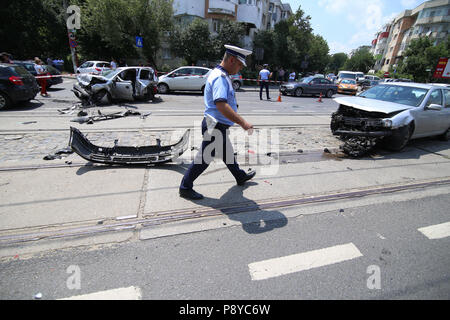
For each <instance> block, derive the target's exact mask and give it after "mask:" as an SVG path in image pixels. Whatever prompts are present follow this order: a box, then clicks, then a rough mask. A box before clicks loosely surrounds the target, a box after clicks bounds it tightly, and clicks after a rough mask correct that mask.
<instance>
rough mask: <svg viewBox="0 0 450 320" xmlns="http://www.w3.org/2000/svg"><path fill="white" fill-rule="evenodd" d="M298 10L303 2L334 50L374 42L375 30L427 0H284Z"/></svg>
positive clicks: (317, 32) (305, 8)
mask: <svg viewBox="0 0 450 320" xmlns="http://www.w3.org/2000/svg"><path fill="white" fill-rule="evenodd" d="M281 2H282V3H289V4H290V5H291V8H292V11H293V12H294V13H295V12H296V11H297V9H298V8H299V6H301V9H302V10H303V11H304V12H305V15H309V16H311V20H310V21H311V26H312V28H313V33H314V34H317V35H321V36H322V37H323V38H324V39H325V40H326V41H327V42H328V46H329V47H330V54H334V53H338V52H345V53H350V51H351V50H353V49H357V48H358V47H360V46H363V45H371V43H372V40H373V39H375V33H376V32H377V31H379V30H381V27H382V26H383V25H384V24H385V23H387V22H389V21H390V20H392V19H393V18H395V17H396V16H397V15H398V14H399V13H401V12H402V11H404V10H410V9H414V8H415V7H417V6H418V5H420V4H422V3H423V2H425V0H282V1H281Z"/></svg>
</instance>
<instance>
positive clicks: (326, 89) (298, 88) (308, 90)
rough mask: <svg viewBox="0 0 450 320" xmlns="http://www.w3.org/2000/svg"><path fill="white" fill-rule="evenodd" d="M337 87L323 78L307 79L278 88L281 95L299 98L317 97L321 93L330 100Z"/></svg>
mask: <svg viewBox="0 0 450 320" xmlns="http://www.w3.org/2000/svg"><path fill="white" fill-rule="evenodd" d="M337 89H338V87H337V85H336V84H334V83H332V82H331V81H330V80H327V79H324V78H315V77H307V78H303V79H301V80H300V82H288V83H286V84H283V85H281V86H280V91H281V94H283V95H295V96H296V97H300V96H302V95H303V94H312V95H316V94H317V95H318V94H320V93H322V94H323V95H324V96H326V97H327V98H331V97H332V96H333V95H334V94H336V92H337Z"/></svg>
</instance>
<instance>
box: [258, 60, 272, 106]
mask: <svg viewBox="0 0 450 320" xmlns="http://www.w3.org/2000/svg"><path fill="white" fill-rule="evenodd" d="M268 66H269V65H268V64H265V65H264V69H262V70H261V71H260V72H259V81H260V83H259V100H262V92H263V88H266V96H267V100H270V97H269V77H270V71H269V70H268V69H267V67H268Z"/></svg>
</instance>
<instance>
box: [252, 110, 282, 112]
mask: <svg viewBox="0 0 450 320" xmlns="http://www.w3.org/2000/svg"><path fill="white" fill-rule="evenodd" d="M251 111H252V112H277V111H276V110H251Z"/></svg>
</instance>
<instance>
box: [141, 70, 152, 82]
mask: <svg viewBox="0 0 450 320" xmlns="http://www.w3.org/2000/svg"><path fill="white" fill-rule="evenodd" d="M139 79H142V80H150V70H146V69H142V70H141V74H140V76H139Z"/></svg>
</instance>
